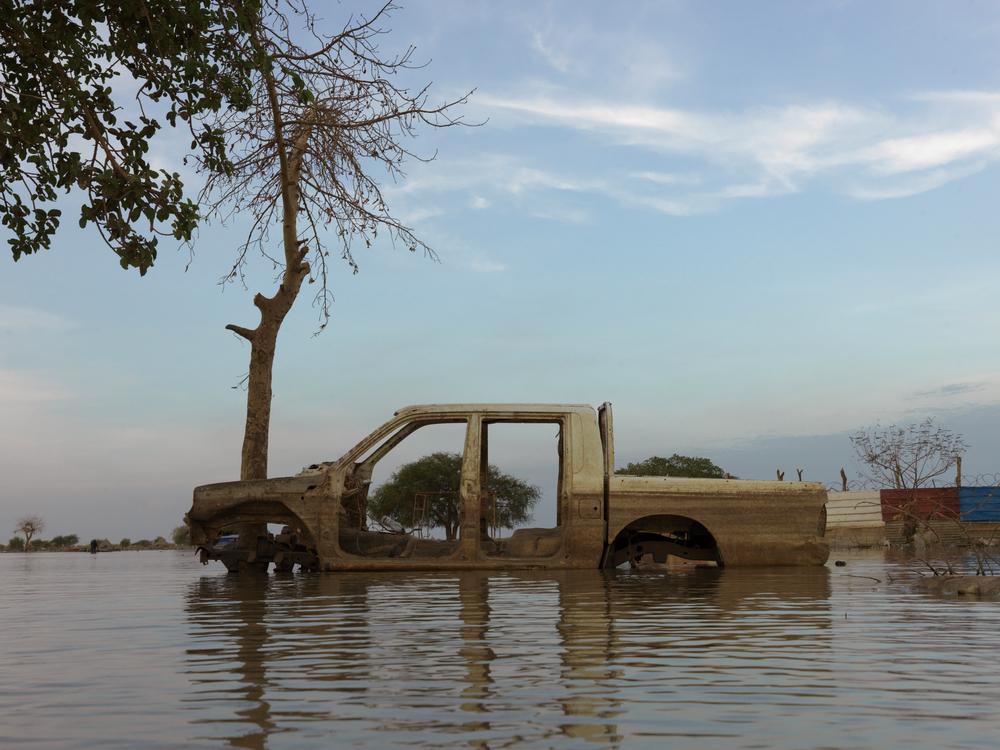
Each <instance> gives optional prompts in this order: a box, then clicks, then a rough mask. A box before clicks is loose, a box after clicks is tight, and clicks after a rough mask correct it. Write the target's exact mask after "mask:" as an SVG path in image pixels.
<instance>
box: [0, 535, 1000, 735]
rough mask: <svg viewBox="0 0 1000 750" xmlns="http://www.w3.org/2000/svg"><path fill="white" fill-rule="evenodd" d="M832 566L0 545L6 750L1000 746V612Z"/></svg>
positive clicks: (903, 576)
mask: <svg viewBox="0 0 1000 750" xmlns="http://www.w3.org/2000/svg"><path fill="white" fill-rule="evenodd" d="M841 556H842V557H843V555H841ZM846 559H847V560H848V565H847V567H843V568H839V567H833V566H832V563H831V566H830V567H827V568H820V569H768V570H701V571H692V572H678V573H673V572H671V573H650V572H643V573H627V572H622V573H618V572H616V573H611V574H608V575H602V574H600V573H598V572H595V571H574V572H568V573H560V574H555V575H554V574H549V573H532V574H520V573H518V574H515V573H510V574H497V573H468V574H457V575H456V574H424V575H419V574H406V575H364V574H356V573H355V574H324V575H293V576H288V577H278V576H274V575H272V576H270V577H268V578H266V579H256V580H255V579H245V578H244V579H241V578H238V577H228V576H226V575H225V573H224V572H223V571H222V570H221V569H219V568H216V567H208V568H203V567H202V566H200V565H198V564H197V562H196V561H195V559H194V558H193V556H192V555H191V554H189V553H184V552H117V553H110V554H100V555H96V556H91V555H86V554H44V553H43V554H31V555H23V554H7V555H0V580H2V584H0V622H2V631H0V638H2V643H3V647H2V649H0V747H2V748H21V747H24V748H180V747H238V748H303V747H359V748H417V747H421V748H470V747H472V748H509V747H539V748H542V747H546V748H547V747H552V748H599V747H615V748H618V747H620V748H662V747H678V748H873V747H878V748H893V747H906V748H908V750H913V749H915V748H935V749H938V748H991V749H992V748H996V747H998V746H1000V652H998V649H997V645H998V643H1000V601H996V600H992V601H972V602H967V601H960V600H956V599H945V598H940V597H934V596H930V595H926V594H922V593H918V592H915V591H913V590H912V589H911V588H910V587H909V585H908V584H909V582H911V581H912V580H913V579H914V574H913V573H912V572H910V570H911V568H910V566H908V565H905V564H903V563H900V562H892V561H886V560H884V559H883V557H882V554H881V553H877V554H869V555H853V556H850V557H847V558H846ZM887 573H889V574H891V575H892V576H893V578H894V580H893V581H892V582H889V581H888V580H887V575H886V574H887ZM861 576H872V577H875V578H878V579H880V580H881V582H880V583H877V582H875V581H873V580H869V579H867V578H864V577H861Z"/></svg>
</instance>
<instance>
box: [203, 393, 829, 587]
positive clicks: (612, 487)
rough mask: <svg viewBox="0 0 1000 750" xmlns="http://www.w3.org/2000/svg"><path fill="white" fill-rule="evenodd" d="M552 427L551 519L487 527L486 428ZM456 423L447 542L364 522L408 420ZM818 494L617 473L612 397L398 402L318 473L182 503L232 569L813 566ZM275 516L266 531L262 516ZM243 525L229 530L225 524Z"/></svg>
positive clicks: (216, 489) (231, 486)
mask: <svg viewBox="0 0 1000 750" xmlns="http://www.w3.org/2000/svg"><path fill="white" fill-rule="evenodd" d="M503 423H530V424H539V423H540V424H552V425H555V426H556V427H557V429H558V457H559V469H558V481H557V488H556V509H555V510H556V513H555V516H556V524H555V526H554V527H552V528H544V529H538V528H532V529H517V530H515V531H514V532H513V533H512V534H511V535H510V536H509V537H507V538H502V539H501V538H491V536H490V533H489V531H488V529H489V524H488V522H487V520H486V517H487V515H488V514H489V512H490V510H489V502H490V500H489V498H490V496H491V492H490V488H489V487H488V486H487V481H486V474H487V466H488V464H489V435H490V427H491V425H499V424H503ZM435 424H460V425H463V426H464V435H465V437H464V446H463V452H462V455H463V458H462V468H461V481H460V484H459V487H460V489H459V493H458V494H459V497H458V504H459V518H460V520H459V533H458V536H457V538H456V539H454V540H446V539H434V538H422V537H419V536H417V535H414V534H408V533H406V532H405V530H403V529H398V530H396V531H392V530H388V531H385V530H379V531H375V530H371V529H369V518H368V504H367V503H368V493H369V489H370V486H371V479H372V473H373V471H374V470H375V466H376V465H377V464H378V462H379V461H381V460H382V459H383V458H384V457H385V456H386V454H388V453H389V451H391V450H392V449H393V448H395V447H396V446H397V445H399V444H400V443H402V442H403V441H404V440H406V439H407V438H408V437H410V436H411V435H412V434H413V433H415V432H416V431H417V430H419V429H421V428H423V427H427V426H429V425H435ZM825 503H826V491H825V489H824V488H823V486H822V485H820V484H814V483H809V482H774V481H749V480H740V479H683V478H673V477H635V476H620V475H615V473H614V434H613V425H612V417H611V405H610V404H604V405H603V406H601V407H600V408H599V409H596V410H595V409H594V408H593V407H592V406H589V405H579V404H447V405H440V404H436V405H428V406H408V407H406V408H404V409H400V410H399V411H398V412H396V414H395V415H394V417H393V419H391V420H390V421H389V422H387V423H385V424H384V425H382V426H381V427H380V428H378V429H377V430H375V431H374V432H372V433H371V434H370V435H369V436H368V437H366V438H365V439H364V440H362V441H361V442H360V443H358V444H357V445H356V446H355V447H354V448H352V449H351V450H350V451H348V452H347V454H345V455H344V456H343V457H342V458H341V459H340V460H339V461H337V462H335V463H332V464H330V465H324V466H322V467H320V468H319V469H317V470H316V471H315V472H314V473H305V474H303V475H299V476H294V477H281V478H276V479H263V480H257V481H242V482H223V483H220V484H209V485H204V486H202V487H197V488H195V491H194V503H193V505H192V507H191V510H190V511H189V513H188V514H187V517H186V518H187V522H188V525H189V526H190V528H191V535H192V539H193V541H194V542H195V544H199V545H201V555H202V561H203V562H207V561H208V560H221V561H222V562H223V563H225V565H226V567H227V568H228V569H229V570H230V571H239V570H266V569H267V565H268V564H269V563H271V562H274V563H275V564H276V567H277V568H278V569H279V570H280V569H285V570H288V569H291V568H292V567H294V566H295V565H298V566H300V567H301V568H303V569H307V570H310V569H317V570H420V569H439V570H440V569H453V570H454V569H473V568H478V569H501V568H598V567H616V566H618V565H620V564H622V563H626V562H637V561H640V560H643V561H647V562H648V561H651V560H654V561H656V562H664V561H665V560H666V557H667V555H674V556H676V557H680V558H684V559H687V560H699V561H712V562H715V563H716V564H718V565H730V566H732V565H822V564H823V563H825V562H826V559H827V555H828V547H827V545H826V543H825V542H824V540H823V533H824V528H825V525H826V518H825V514H826V511H825V508H824V505H825ZM269 523H270V524H281V525H283V527H284V528H283V529H282V532H281V533H280V534H277V535H272V534H269V533H268V532H267V524H269ZM237 530H238V532H239V537H238V538H236V539H235V540H234V538H233V533H234V532H235V531H237Z"/></svg>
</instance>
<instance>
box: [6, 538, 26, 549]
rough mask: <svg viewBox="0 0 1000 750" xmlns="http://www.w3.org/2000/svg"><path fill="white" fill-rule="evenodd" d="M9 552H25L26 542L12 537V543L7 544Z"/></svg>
mask: <svg viewBox="0 0 1000 750" xmlns="http://www.w3.org/2000/svg"><path fill="white" fill-rule="evenodd" d="M7 550H8V551H10V552H23V551H24V540H23V539H22V538H21V537H19V536H14V537H11V539H10V541H9V542H7Z"/></svg>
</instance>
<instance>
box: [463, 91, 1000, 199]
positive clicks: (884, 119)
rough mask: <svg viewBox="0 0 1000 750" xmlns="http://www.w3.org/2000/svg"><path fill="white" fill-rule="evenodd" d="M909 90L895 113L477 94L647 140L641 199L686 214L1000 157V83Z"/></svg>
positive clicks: (535, 114)
mask: <svg viewBox="0 0 1000 750" xmlns="http://www.w3.org/2000/svg"><path fill="white" fill-rule="evenodd" d="M911 99H914V100H916V101H921V102H923V103H924V104H926V110H925V111H923V112H920V113H918V114H915V115H914V114H911V115H907V116H902V115H894V114H891V113H890V112H889V111H888V109H886V108H875V107H871V106H857V105H853V104H850V103H845V102H839V101H821V102H815V103H793V104H788V105H784V106H767V107H765V106H761V107H753V108H750V109H746V110H744V111H737V112H711V111H698V110H689V109H684V108H676V107H662V106H651V105H648V106H647V105H635V104H628V103H623V102H616V101H609V100H597V99H590V100H587V99H580V98H579V97H575V96H569V95H568V94H563V95H561V96H557V95H554V94H553V93H552V92H551V91H546V92H542V93H537V94H530V93H529V94H524V95H515V96H509V95H508V96H505V95H499V94H490V93H486V94H483V95H482V96H481V97H480V98H479V104H480V105H482V106H483V107H484V108H485V109H486V110H487V111H489V112H491V113H501V114H502V113H507V115H508V120H507V121H506V122H507V124H509V125H512V126H515V127H516V126H518V125H547V126H550V127H560V128H568V129H572V130H577V131H583V132H587V133H590V134H592V135H593V137H595V138H599V139H603V140H605V141H607V142H609V143H612V144H617V145H628V146H632V147H634V148H637V149H644V150H646V151H648V152H649V154H650V155H649V163H650V168H649V169H647V170H642V171H638V172H632V173H631V174H630V176H631V177H633V178H636V179H639V180H643V181H645V182H648V183H652V184H653V185H656V186H658V187H660V188H662V190H661V191H659V192H658V193H654V194H652V195H651V196H649V197H647V198H644V199H643V200H641V201H638V202H639V203H644V204H645V205H647V206H649V207H650V208H654V209H656V210H660V207H665V208H666V210H667V212H668V213H685V212H687V213H692V212H698V211H703V210H714V209H715V208H717V207H718V206H719V205H720V204H721V203H723V202H725V201H729V200H735V199H747V198H764V197H769V196H775V195H783V194H789V193H795V192H801V191H802V190H804V189H806V188H807V187H808V186H809V184H810V183H811V182H813V181H817V180H825V181H827V182H829V183H830V184H831V185H832V187H833V189H835V190H837V191H839V192H843V193H845V194H847V195H850V196H852V197H856V198H859V199H861V200H882V199H887V198H898V197H903V196H908V195H914V194H916V193H920V192H926V191H928V190H933V189H935V188H937V187H940V186H942V185H944V184H946V183H948V182H951V181H953V180H955V179H960V178H962V177H965V176H967V175H970V174H972V173H974V172H976V171H979V170H981V169H983V168H985V167H986V166H988V165H990V164H991V163H993V162H995V161H997V160H1000V93H994V92H981V91H978V92H968V91H956V92H934V93H931V94H927V95H925V96H924V97H922V98H921V97H911ZM955 102H961V103H963V104H965V105H967V106H965V107H961V108H958V107H956V106H954V103H955ZM958 109H961V110H962V111H961V112H957V110H958ZM675 157H683V158H686V159H689V160H690V159H695V160H697V161H698V162H699V163H700V166H699V167H698V168H697V169H696V170H695V172H696V173H697V178H696V179H690V177H689V176H688V175H685V174H678V173H677V172H676V171H675V170H671V169H669V168H668V169H659V168H657V167H658V165H659V164H663V165H665V166H667V165H670V164H671V161H672V159H674V158H675ZM681 207H683V209H684V210H682V211H679V210H677V209H678V208H681Z"/></svg>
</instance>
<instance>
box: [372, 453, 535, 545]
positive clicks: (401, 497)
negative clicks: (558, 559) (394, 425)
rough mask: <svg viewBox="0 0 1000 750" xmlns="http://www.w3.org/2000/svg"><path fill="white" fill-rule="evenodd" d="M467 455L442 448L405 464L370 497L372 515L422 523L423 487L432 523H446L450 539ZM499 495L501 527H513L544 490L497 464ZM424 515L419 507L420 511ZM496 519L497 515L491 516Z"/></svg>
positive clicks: (492, 480) (491, 471) (493, 472)
mask: <svg viewBox="0 0 1000 750" xmlns="http://www.w3.org/2000/svg"><path fill="white" fill-rule="evenodd" d="M461 473H462V456H461V455H460V454H458V453H445V452H438V453H432V454H431V455H429V456H424V457H423V458H421V459H420V460H418V461H414V462H412V463H409V464H406V465H405V466H402V467H400V468H399V470H398V471H396V473H395V474H393V475H392V477H391V478H390V479H389V481H388V482H386V483H385V484H383V485H382V486H381V487H379V488H378V489H377V490H376V491H375V493H374V495H373V496H372V498H371V499H370V500H369V503H368V512H369V514H370V515H371V517H372V518H374V519H376V520H380V519H382V518H391V519H392V520H394V521H396V522H397V523H399V524H401V525H402V526H404V527H413V526H416V525H418V524H419V523H421V519H420V518H418V517H415V516H414V501H415V500H416V495H417V493H418V492H426V493H434V494H432V495H429V496H428V498H427V499H428V502H427V516H426V519H425V521H426V523H427V524H428V525H429V526H431V527H439V528H443V529H444V532H445V536H446V537H447V538H448V539H455V538H456V537H457V536H458V522H459V485H460V481H461ZM486 489H488V491H490V492H492V493H494V496H495V498H496V500H495V502H496V510H497V518H496V521H497V523H496V525H497V526H498V527H499V528H507V529H509V528H513V527H514V526H516V525H517V524H519V523H524V522H525V521H527V520H528V519H529V518H531V510H532V508H534V506H535V504H536V503H537V502H538V499H539V497H540V496H541V492H540V491H539V489H538V488H537V487H534V486H532V485H530V484H528V483H527V482H524V481H523V480H521V479H518V478H517V477H514V476H511V475H510V474H504V473H503V472H501V471H500V469H498V468H497V467H496V466H493V465H490V466H489V467H488V469H487V488H486ZM417 515H418V516H419V515H420V514H419V513H418V514H417ZM488 520H489V521H490V522H492V520H493V519H492V518H490V519H488Z"/></svg>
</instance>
